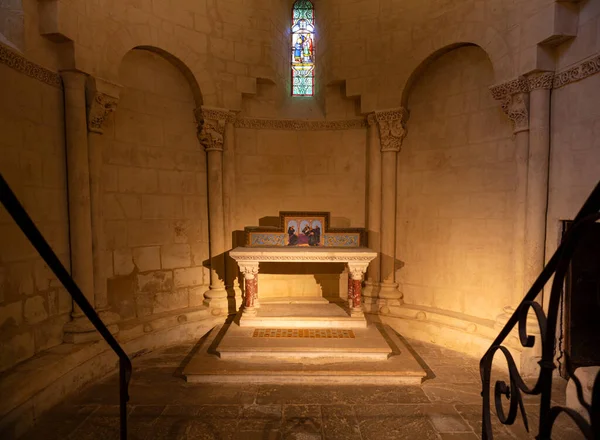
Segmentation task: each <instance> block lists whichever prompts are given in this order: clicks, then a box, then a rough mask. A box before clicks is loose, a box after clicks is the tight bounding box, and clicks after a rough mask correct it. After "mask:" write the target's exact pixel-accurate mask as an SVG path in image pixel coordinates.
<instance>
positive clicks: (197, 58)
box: [92, 24, 220, 107]
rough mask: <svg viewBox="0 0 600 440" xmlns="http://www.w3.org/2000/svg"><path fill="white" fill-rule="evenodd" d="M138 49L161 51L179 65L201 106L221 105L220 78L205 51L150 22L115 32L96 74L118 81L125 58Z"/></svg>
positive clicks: (105, 48)
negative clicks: (211, 72) (208, 61)
mask: <svg viewBox="0 0 600 440" xmlns="http://www.w3.org/2000/svg"><path fill="white" fill-rule="evenodd" d="M134 48H138V49H145V50H148V51H152V52H154V53H157V54H158V55H161V56H162V57H163V58H165V59H166V60H168V61H169V62H171V63H172V64H173V65H174V66H175V67H177V68H178V69H179V70H180V71H181V72H182V74H183V75H184V76H186V78H188V81H189V83H190V87H192V91H193V93H194V96H195V97H196V102H197V104H198V105H201V104H203V105H209V106H213V107H220V105H219V98H218V95H217V89H218V87H217V80H216V79H215V78H213V77H212V76H211V74H210V73H209V71H208V69H207V67H206V56H205V53H204V52H200V49H196V48H195V45H194V43H193V42H190V41H181V40H179V39H177V38H176V37H174V36H173V35H171V34H167V33H165V31H164V30H162V29H160V28H151V27H150V25H147V24H145V25H142V24H139V25H128V26H123V27H121V28H120V29H119V30H118V31H117V32H115V33H113V34H111V36H110V38H109V39H108V40H107V42H106V43H105V44H104V46H103V47H102V48H101V49H100V50H99V53H101V54H102V57H101V58H100V59H102V60H105V61H103V62H101V63H99V64H98V67H97V69H96V70H95V71H94V72H92V74H94V75H97V76H99V77H100V78H104V79H107V80H109V81H113V82H116V83H118V80H119V66H120V65H121V60H122V59H123V57H124V56H125V54H127V53H128V52H129V51H131V50H133V49H134ZM198 90H201V93H198Z"/></svg>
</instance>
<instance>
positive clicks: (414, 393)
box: [256, 385, 429, 405]
mask: <svg viewBox="0 0 600 440" xmlns="http://www.w3.org/2000/svg"><path fill="white" fill-rule="evenodd" d="M427 402H429V399H427V396H426V395H425V393H424V392H423V390H422V389H421V388H420V387H418V386H348V385H344V386H319V385H314V386H301V385H263V386H261V387H260V388H259V390H258V395H257V397H256V403H258V404H274V403H278V404H285V403H290V404H291V403H295V404H307V405H309V404H313V405H314V404H349V405H352V404H359V403H362V404H365V405H366V404H371V403H427Z"/></svg>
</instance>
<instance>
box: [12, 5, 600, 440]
mask: <svg viewBox="0 0 600 440" xmlns="http://www.w3.org/2000/svg"><path fill="white" fill-rule="evenodd" d="M293 5H294V2H293V1H291V0H118V1H112V0H97V1H93V2H91V1H82V2H72V1H68V0H43V1H42V0H8V1H0V173H1V175H2V177H3V178H4V179H5V180H6V181H7V183H8V184H9V185H10V187H11V188H12V189H13V191H14V192H15V193H16V195H17V197H18V198H19V200H20V202H21V203H22V204H23V206H24V207H25V209H26V210H27V212H28V213H29V215H30V216H31V217H32V219H33V221H34V222H35V224H36V226H37V227H38V228H39V229H40V230H41V232H42V234H43V235H44V237H45V238H46V239H47V240H48V242H49V244H50V245H51V247H52V249H53V250H54V252H55V253H56V254H57V255H58V257H59V258H60V260H61V262H62V263H63V264H64V265H65V267H66V268H67V269H68V270H69V271H70V274H71V275H72V277H73V279H74V280H75V281H76V283H77V284H78V286H79V287H80V288H81V290H82V292H83V293H84V294H85V296H86V298H87V299H88V301H89V302H90V303H91V305H92V306H93V307H94V308H95V310H96V311H97V312H98V313H99V316H100V318H101V319H102V320H103V321H104V322H105V324H106V325H107V326H108V328H109V330H110V331H111V333H113V334H114V335H115V337H116V339H117V340H118V341H119V343H120V344H121V345H122V346H123V348H124V349H125V351H126V352H127V353H128V354H129V355H131V356H142V355H148V353H150V355H151V354H152V353H153V352H155V353H164V350H165V349H168V347H172V346H177V347H183V346H186V347H188V348H190V349H191V347H192V345H190V344H193V343H196V342H197V341H198V340H200V339H201V338H202V337H203V336H204V335H206V334H207V333H208V332H209V331H210V330H211V329H213V328H215V326H221V325H223V324H224V323H225V322H226V321H227V320H228V319H231V317H233V316H234V315H235V314H236V313H237V312H238V311H240V310H242V309H243V308H244V305H243V304H244V302H243V301H244V298H245V297H246V295H245V286H244V275H243V274H241V273H240V270H239V267H238V264H237V262H236V261H235V260H234V258H232V257H231V256H230V254H229V253H230V252H231V251H232V250H233V249H235V248H236V247H240V246H244V244H245V236H244V229H245V228H247V227H250V226H260V227H269V226H272V227H276V226H277V225H278V223H277V221H278V215H279V212H281V211H298V212H328V213H330V215H331V219H330V226H331V227H332V228H364V229H365V231H366V237H367V246H368V248H369V249H371V250H372V251H374V252H375V253H376V254H375V255H376V256H375V257H374V258H373V259H372V260H371V261H370V263H369V265H368V268H366V272H365V274H364V279H363V283H362V300H361V301H360V307H361V308H362V309H361V310H362V311H361V312H360V313H361V314H362V313H363V312H364V315H365V317H366V318H365V320H366V321H368V322H369V323H373V322H376V323H378V325H385V326H389V328H391V329H393V330H394V331H395V332H397V333H398V334H399V335H401V337H402V341H403V342H402V343H403V344H408V343H409V342H412V343H413V346H414V350H413V349H411V351H415V352H416V353H417V354H418V351H419V348H422V349H423V350H425V351H427V350H429V351H427V353H436V347H443V349H444V350H453V352H452V353H455V354H456V356H455V357H452V356H450V357H451V358H452V359H455V360H456V363H460V359H461V356H464V357H465V358H467V357H473V358H480V357H481V356H482V355H483V353H484V352H485V350H486V349H487V348H488V347H489V346H490V344H491V342H492V341H493V340H494V338H495V337H496V335H497V334H498V331H499V329H500V328H501V327H502V326H503V325H504V323H505V322H506V321H507V320H508V318H509V316H511V314H512V313H513V312H514V310H515V307H516V306H517V305H518V304H519V302H520V301H521V299H522V298H523V296H524V294H525V293H526V291H527V290H528V288H529V287H530V286H531V284H532V283H533V281H534V280H535V279H536V277H537V275H538V274H539V273H540V272H541V270H542V269H543V267H544V264H545V263H546V262H547V261H548V259H549V258H550V256H551V255H552V254H553V253H554V251H555V250H556V249H557V247H558V245H559V242H560V238H561V234H562V228H563V223H564V222H565V221H568V220H573V218H574V216H575V214H576V213H577V211H578V209H579V208H580V206H581V205H582V203H583V202H584V200H585V198H586V197H587V196H588V194H589V193H590V191H591V190H592V189H593V188H594V186H595V185H596V184H597V182H598V181H599V179H600V105H598V103H599V102H600V1H599V0H569V1H555V0H454V1H452V0H448V1H441V0H405V1H397V0H353V1H346V0H327V1H326V0H313V1H312V5H313V6H314V19H315V24H314V29H315V30H314V36H313V37H314V38H313V40H310V42H311V45H310V51H311V52H310V56H311V59H310V62H311V63H313V62H314V66H313V65H312V64H311V65H310V66H309V67H306V66H307V65H308V64H310V63H308V61H307V60H308V58H303V59H302V60H303V61H302V62H303V63H304V64H303V66H304V68H305V69H309V68H313V69H314V71H313V75H314V82H313V83H311V84H312V89H311V90H312V91H311V95H312V96H293V95H294V93H295V88H294V86H293V84H292V80H293V78H295V77H294V76H293V75H294V74H292V71H291V62H290V53H293V52H291V51H292V50H293V49H292V46H291V45H290V41H291V38H292V37H291V34H292V30H291V29H292V27H291V24H290V22H291V19H290V18H291V16H292V12H291V11H292V8H293ZM311 35H312V34H311ZM303 38H304V37H303ZM302 41H308V40H304V39H303V40H302ZM313 43H314V52H312V50H313V46H312V44H313ZM306 47H308V46H306V45H305V46H304V47H303V49H302V50H308V49H306ZM306 53H308V52H306ZM294 56H295V55H294ZM302 56H304V52H303V55H302ZM312 57H314V58H312ZM307 252H308V251H307ZM336 261H337V260H336ZM256 264H258V263H256ZM260 265H261V266H260V272H256V277H257V280H258V281H257V282H258V284H259V286H260V287H259V288H258V289H259V291H260V294H259V296H258V299H259V300H260V302H261V304H262V305H264V304H269V303H270V304H276V303H278V302H279V303H285V302H286V301H288V302H298V303H305V304H310V303H311V302H314V303H318V302H319V301H325V300H326V301H325V302H330V303H332V304H333V303H336V304H340V307H341V305H343V303H344V301H346V295H347V289H348V285H349V282H348V279H349V278H350V279H351V280H354V282H358V284H359V285H360V284H361V283H360V282H359V281H360V276H362V272H361V273H360V274H359V275H356V274H355V273H353V272H352V271H349V269H348V267H346V266H345V265H344V264H342V263H335V264H329V265H323V264H320V263H318V262H317V263H315V262H314V261H311V260H310V259H307V260H302V262H300V263H297V264H296V265H289V264H283V263H281V262H277V261H275V262H264V261H263V262H261V263H260ZM240 267H241V266H240ZM253 276H254V274H251V276H250V278H252V277H253ZM351 282H352V281H351ZM544 301H545V300H543V301H542V303H543V304H542V305H543V306H544V307H546V306H547V304H546V303H545V302H544ZM355 312H356V310H354V312H353V313H355ZM366 321H365V322H366ZM535 331H536V329H535V328H532V332H534V333H535ZM561 331H562V330H561ZM211 337H212V336H211ZM407 341H408V342H407ZM186 344H187V345H186ZM509 347H510V349H511V352H512V353H513V356H514V357H515V359H516V360H517V362H518V363H519V365H520V366H521V368H522V369H523V371H525V372H526V374H531V375H534V374H536V371H537V370H536V369H537V368H538V367H537V361H538V360H539V353H538V352H536V350H535V349H526V348H523V347H522V346H521V345H520V344H519V342H518V337H516V336H513V337H512V339H511V340H510V342H509ZM439 349H440V350H442V348H439ZM161 350H162V351H161ZM449 353H450V352H449ZM559 354H560V349H559V350H557V356H558V355H559ZM427 356H429V354H428V355H427ZM427 356H425V355H424V358H427ZM431 356H433V358H434V359H437V358H436V357H435V355H431ZM115 359H116V358H115V357H114V354H113V353H112V351H110V350H109V349H108V347H107V346H106V344H105V343H104V342H103V341H102V340H101V338H100V336H99V334H98V333H97V332H96V330H95V329H94V328H93V326H92V325H91V324H90V322H89V320H88V319H87V318H86V316H85V315H84V314H83V312H82V311H81V309H80V308H79V307H78V306H77V305H74V303H73V301H72V299H71V297H70V295H69V294H68V292H67V291H66V289H65V288H64V286H63V285H62V284H61V283H60V282H59V281H58V279H57V278H56V277H55V276H54V274H53V273H52V271H51V270H50V269H49V268H48V266H47V265H46V264H45V262H44V261H43V260H42V258H41V257H40V255H39V254H38V253H37V251H36V250H35V249H34V248H33V247H32V246H31V244H30V243H29V242H28V240H27V239H26V238H25V236H24V235H23V233H22V232H21V231H20V230H19V228H18V227H17V225H16V223H15V221H14V220H13V218H12V217H11V216H10V215H9V214H8V213H7V211H6V210H5V209H4V208H3V207H0V395H2V396H5V397H3V398H2V399H0V400H2V402H0V437H2V438H18V437H20V436H22V435H23V434H25V433H27V432H28V431H29V430H30V429H32V428H33V427H34V425H35V424H36V423H37V421H38V420H39V419H40V417H41V416H42V415H43V414H44V413H46V412H47V411H51V410H52V408H53V407H55V406H56V405H58V404H60V403H61V402H63V401H69V399H74V398H75V397H77V396H80V393H81V391H82V389H83V388H84V387H86V386H89V385H92V384H94V383H95V382H97V381H99V380H100V379H102V378H104V377H105V376H106V375H109V374H112V373H113V372H114V371H115V366H116V364H115ZM427 359H428V358H427ZM434 363H435V362H434ZM150 364H151V362H150ZM432 365H433V364H432ZM442 367H443V368H446V367H447V365H443V366H442ZM499 367H501V368H502V367H505V366H501V365H500V366H499ZM432 368H433V367H432ZM433 370H434V372H435V368H433ZM171 379H172V378H171ZM459 382H460V381H459ZM259 394H260V393H259ZM428 396H429V395H428ZM242 400H243V399H242ZM415 402H416V401H415ZM250 403H252V402H250ZM271 403H273V402H271ZM383 403H385V402H383ZM413 403H414V402H413ZM416 403H418V402H416ZM470 403H472V402H470ZM323 411H325V410H323ZM459 412H460V411H459ZM322 414H323V417H325V412H323V413H322ZM323 420H324V419H323ZM465 420H466V419H465ZM323 423H325V421H323ZM361 426H362V425H361ZM434 426H436V425H435V423H434ZM361 429H362V428H361ZM436 429H437V428H436ZM361 432H363V434H362V435H363V437H362V438H374V439H375V438H383V437H378V436H377V433H376V432H375V433H372V434H371V436H369V435H367V434H365V432H366V431H361ZM448 432H451V431H443V430H442V431H440V432H438V433H437V434H435V433H434V434H432V435H441V436H442V438H446V437H443V434H444V433H448ZM460 432H462V431H460ZM440 433H441V434H440ZM473 435H480V432H477V431H476V430H475V431H474V432H473ZM140 438H142V437H140ZM144 438H145V437H144ZM165 438H168V437H165ZM174 438H175V437H174ZM177 438H179V437H177ZM182 438H183V437H182ZM228 438H229V437H228ZM291 438H294V437H291ZM311 438H312V437H311ZM318 438H321V437H318ZM327 438H333V437H327ZM339 438H351V437H350V436H346V437H343V436H342V437H339ZM391 438H392V437H391ZM402 438H405V437H402ZM406 438H410V437H406ZM415 438H416V437H415ZM423 438H429V437H423ZM431 438H438V437H435V436H432V437H431ZM447 438H451V437H447ZM452 438H455V437H452ZM456 438H458V437H456ZM464 438H477V437H464Z"/></svg>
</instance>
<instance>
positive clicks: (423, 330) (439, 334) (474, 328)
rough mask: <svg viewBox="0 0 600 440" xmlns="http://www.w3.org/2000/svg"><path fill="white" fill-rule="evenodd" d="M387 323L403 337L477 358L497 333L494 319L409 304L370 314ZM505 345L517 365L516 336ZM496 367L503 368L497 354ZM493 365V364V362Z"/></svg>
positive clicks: (517, 347) (500, 357)
mask: <svg viewBox="0 0 600 440" xmlns="http://www.w3.org/2000/svg"><path fill="white" fill-rule="evenodd" d="M373 318H375V319H379V321H381V322H382V323H384V324H388V325H389V326H390V327H392V328H393V329H394V330H396V331H397V332H398V333H400V334H401V335H402V336H403V337H405V338H409V339H416V340H419V341H422V342H427V343H432V344H436V345H440V346H442V347H445V348H449V349H452V350H456V351H460V352H462V353H465V354H468V355H470V356H475V357H477V358H481V357H482V356H483V354H484V353H485V352H486V351H487V349H488V348H489V347H490V346H491V345H492V343H493V341H494V339H495V338H496V336H498V333H499V332H500V330H499V329H496V328H494V321H491V320H486V319H481V318H477V317H472V316H468V315H461V314H459V313H452V312H447V311H444V310H438V309H435V308H432V307H420V306H412V305H402V306H390V307H389V312H386V313H381V312H380V313H377V314H372V315H370V319H373ZM505 346H506V347H507V348H508V349H509V350H510V352H511V354H512V356H513V358H514V360H515V363H516V365H517V366H519V365H521V354H522V352H523V347H522V346H521V345H520V344H519V342H518V339H517V338H516V337H514V336H509V339H508V342H507V343H505ZM495 358H496V359H497V360H498V363H497V364H498V366H499V367H501V368H503V369H505V368H506V362H505V361H504V360H503V359H504V357H503V356H502V355H501V354H497V355H496V357H495ZM495 365H496V364H495Z"/></svg>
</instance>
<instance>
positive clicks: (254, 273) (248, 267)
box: [240, 262, 258, 318]
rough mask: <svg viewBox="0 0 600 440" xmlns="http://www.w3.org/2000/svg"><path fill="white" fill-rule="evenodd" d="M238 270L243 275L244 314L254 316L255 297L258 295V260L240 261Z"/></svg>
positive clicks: (255, 307)
mask: <svg viewBox="0 0 600 440" xmlns="http://www.w3.org/2000/svg"><path fill="white" fill-rule="evenodd" d="M240 271H241V272H242V274H243V275H244V292H245V294H246V298H245V301H244V310H243V311H242V318H243V317H244V316H256V309H257V308H258V307H257V304H256V298H257V297H258V262H248V263H240Z"/></svg>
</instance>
